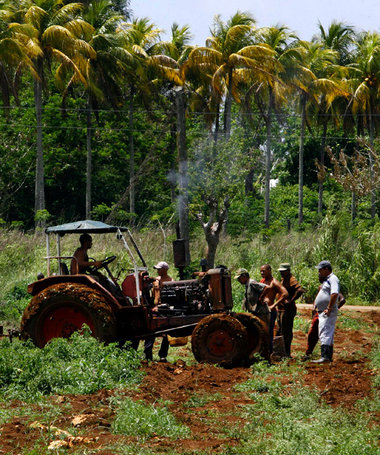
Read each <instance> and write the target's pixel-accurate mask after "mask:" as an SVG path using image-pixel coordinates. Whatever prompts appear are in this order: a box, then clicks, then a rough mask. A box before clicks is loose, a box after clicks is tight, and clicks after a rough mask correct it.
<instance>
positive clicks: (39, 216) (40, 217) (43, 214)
mask: <svg viewBox="0 0 380 455" xmlns="http://www.w3.org/2000/svg"><path fill="white" fill-rule="evenodd" d="M50 217H51V215H50V213H49V212H48V211H47V210H37V212H36V214H35V215H34V221H35V222H36V223H46V222H47V221H49V219H50Z"/></svg>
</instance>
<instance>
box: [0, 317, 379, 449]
mask: <svg viewBox="0 0 380 455" xmlns="http://www.w3.org/2000/svg"><path fill="white" fill-rule="evenodd" d="M346 311H347V310H346ZM299 312H300V313H301V315H302V316H303V317H305V318H307V317H308V316H309V313H310V310H307V309H301V310H300V311H299ZM347 313H348V311H347ZM349 314H350V316H351V317H355V318H357V319H358V320H360V321H365V322H366V323H367V324H368V326H370V327H372V328H373V329H374V328H376V327H377V328H378V327H379V326H380V312H379V311H368V312H358V311H350V313H349ZM294 335H295V336H294V341H293V352H294V353H303V352H304V349H305V345H306V334H305V333H304V332H303V331H300V330H298V331H295V334H294ZM375 336H376V334H374V333H371V334H368V333H365V332H364V331H361V330H354V329H344V328H340V329H339V330H338V331H337V333H336V339H335V358H334V362H333V363H332V364H331V365H317V364H312V363H306V364H305V368H306V370H307V373H306V379H305V382H306V383H307V384H309V385H310V386H313V387H317V388H318V390H319V391H320V395H321V399H323V400H325V402H326V403H327V404H329V405H331V406H333V407H336V406H338V405H342V406H344V407H345V408H347V409H353V407H354V405H355V403H356V402H357V400H360V399H363V398H364V397H368V396H370V393H371V379H372V376H373V375H374V374H375V372H374V371H372V370H371V369H370V366H369V364H368V362H367V359H366V357H365V354H366V353H368V352H369V351H370V349H371V346H372V343H373V341H374V337H375ZM174 349H178V350H179V351H178V353H180V354H183V356H182V357H183V358H184V359H186V360H177V361H176V362H175V363H174V364H172V363H158V362H153V363H151V364H149V365H144V366H143V369H144V370H146V373H147V374H146V376H145V378H144V380H143V381H142V383H141V385H140V387H139V389H138V391H137V392H125V395H126V396H130V397H131V398H132V399H133V400H144V401H145V402H148V403H157V401H159V400H164V401H169V402H170V404H169V410H170V412H171V413H172V414H173V415H175V417H176V418H177V419H178V420H179V421H181V422H182V423H184V424H185V425H186V426H188V427H189V428H190V430H191V438H187V439H182V440H180V441H178V440H177V441H174V440H171V439H168V438H165V437H158V436H156V437H153V438H150V439H149V440H148V441H147V442H146V447H147V448H148V447H149V448H150V449H151V450H152V452H155V451H162V452H165V451H167V452H168V453H170V451H174V450H176V451H179V452H180V451H182V450H183V451H188V452H191V451H194V452H197V451H202V450H205V451H209V452H210V453H218V452H220V451H221V450H222V449H223V448H225V447H226V446H227V445H230V446H234V445H237V444H239V441H238V440H236V439H229V438H228V437H226V434H225V432H224V433H223V432H222V428H223V427H226V426H227V425H228V424H229V423H233V424H235V425H236V424H239V423H240V422H241V424H242V425H244V423H245V422H244V419H242V418H241V417H239V416H238V417H237V416H236V415H235V414H234V413H231V416H228V417H226V418H225V417H224V418H223V419H219V420H218V419H215V415H218V411H224V415H225V410H226V409H234V408H235V407H236V406H238V405H245V404H249V403H251V402H252V401H251V399H250V398H249V397H248V395H247V394H246V393H245V392H239V391H236V390H234V386H235V385H236V384H238V383H242V382H244V381H246V380H247V379H248V378H249V377H250V376H251V375H252V372H251V369H250V368H235V369H230V370H225V369H222V368H217V367H213V366H209V365H201V364H196V363H195V362H193V361H190V360H189V359H190V355H189V350H190V346H189V345H188V346H186V347H182V348H173V350H174ZM318 349H319V347H318ZM176 355H179V354H177V353H176ZM182 357H181V358H182ZM289 362H296V360H293V359H292V360H289ZM283 381H284V383H286V381H287V379H286V378H285V377H284V379H283ZM195 392H197V393H204V394H207V396H210V395H213V394H215V396H217V399H215V400H212V401H208V402H207V403H205V404H203V405H199V406H198V407H197V406H192V407H188V406H186V405H185V403H186V402H188V400H189V398H190V397H191V396H194V393H195ZM113 394H114V392H113V391H107V390H101V391H99V392H98V393H96V394H93V395H89V396H78V395H76V396H71V395H65V396H62V397H57V396H53V397H51V398H50V401H51V403H53V404H54V405H55V406H60V407H62V415H61V416H60V417H59V418H58V419H57V420H56V422H55V423H54V426H55V427H56V428H57V429H59V430H61V431H67V430H70V429H73V427H76V428H77V429H78V430H79V431H78V432H77V434H80V436H77V437H76V438H74V437H72V436H70V435H69V434H65V433H60V435H58V436H57V433H56V430H55V429H54V428H52V427H50V429H48V428H46V427H44V426H43V425H42V424H40V423H38V422H31V421H30V418H28V419H27V418H21V417H20V418H13V419H12V421H10V422H8V423H7V424H5V425H3V427H2V428H1V430H0V431H1V440H0V454H19V453H21V452H22V450H24V451H25V449H26V448H30V449H32V448H33V447H34V448H35V447H36V441H37V440H39V439H40V440H41V436H42V435H44V438H45V440H48V441H49V443H51V442H52V441H54V440H60V441H61V442H60V443H59V444H61V445H62V447H64V448H65V451H64V452H59V453H73V452H76V453H86V454H88V453H100V454H102V455H113V454H114V453H115V452H112V451H110V450H109V449H107V447H109V446H110V445H112V444H117V443H123V444H133V443H134V442H137V438H133V437H132V438H127V437H125V436H119V435H113V434H112V433H111V431H110V425H111V422H112V421H113V418H114V414H113V411H112V409H111V407H110V406H109V403H108V400H109V398H110V397H111V396H112V395H113ZM67 405H70V406H67ZM11 406H19V403H12V404H11ZM65 409H66V410H67V411H65ZM200 416H201V417H200ZM212 416H214V417H212ZM228 420H230V422H229V421H228ZM239 420H240V422H239ZM49 431H50V433H49ZM71 432H72V431H71ZM47 435H49V436H47ZM57 444H58V443H57ZM81 447H82V448H83V451H82V449H81ZM45 448H46V447H45ZM49 452H50V451H49ZM22 453H25V452H22ZM41 453H45V452H41ZM50 453H57V452H54V451H51V452H50Z"/></svg>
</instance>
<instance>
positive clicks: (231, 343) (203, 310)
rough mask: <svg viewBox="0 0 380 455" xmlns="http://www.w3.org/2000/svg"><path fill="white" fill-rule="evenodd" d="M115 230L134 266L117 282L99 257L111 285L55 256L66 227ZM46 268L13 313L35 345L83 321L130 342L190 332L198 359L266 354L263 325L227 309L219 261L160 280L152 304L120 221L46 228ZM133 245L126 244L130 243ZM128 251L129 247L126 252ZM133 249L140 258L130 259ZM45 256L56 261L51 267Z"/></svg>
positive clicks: (105, 336) (226, 283) (228, 296)
mask: <svg viewBox="0 0 380 455" xmlns="http://www.w3.org/2000/svg"><path fill="white" fill-rule="evenodd" d="M73 233H75V234H83V233H89V234H96V233H116V235H117V239H118V240H119V241H120V242H122V244H123V246H124V247H125V248H126V249H127V251H128V253H129V255H130V257H131V260H132V263H133V266H134V269H133V272H132V273H130V274H129V275H127V276H126V278H125V279H124V280H123V282H122V284H121V286H119V285H118V281H117V279H116V278H115V277H114V276H113V275H112V273H111V271H110V269H109V267H108V265H109V264H110V263H111V262H112V261H114V260H115V259H116V256H111V257H109V258H106V259H104V260H103V261H102V264H101V266H100V267H99V268H104V269H105V270H106V271H107V273H108V275H109V279H110V281H111V282H112V283H113V285H112V286H111V287H109V286H104V283H103V284H102V282H101V281H99V279H97V277H96V276H94V274H95V271H93V272H94V274H91V272H90V274H89V275H88V274H80V275H70V274H69V272H68V267H67V265H66V264H65V260H71V259H72V257H71V256H62V255H61V248H60V239H61V237H63V236H64V235H66V234H73ZM52 234H55V235H56V239H57V254H56V255H55V256H51V255H50V235H52ZM46 236H47V257H46V259H47V276H46V277H44V276H41V275H40V276H39V279H38V280H37V281H35V282H34V283H31V284H30V285H29V286H28V292H29V293H30V294H31V295H32V296H33V298H32V300H31V302H30V303H29V305H28V306H27V307H26V309H25V311H24V314H23V316H22V321H21V336H22V337H23V338H24V339H27V338H30V339H32V340H33V342H34V343H35V344H36V345H37V346H39V347H41V348H42V347H43V346H44V345H45V344H46V343H47V342H48V341H49V340H51V339H52V338H56V337H69V336H70V335H71V334H72V333H73V332H74V331H77V330H80V329H81V327H82V325H83V324H87V325H88V326H89V327H90V329H91V331H92V333H93V335H94V336H95V337H96V338H97V339H99V340H100V341H103V342H105V343H111V342H118V343H119V345H120V346H122V345H124V344H125V342H127V341H131V342H132V343H134V342H136V341H137V340H140V339H144V338H145V337H147V336H152V335H154V336H162V335H164V334H167V335H170V336H172V337H184V336H189V335H191V337H192V338H191V343H192V350H193V353H194V356H195V358H196V359H197V360H198V361H199V362H208V363H215V364H220V365H224V366H234V365H239V364H240V365H241V364H247V363H249V362H250V361H252V360H253V358H254V356H255V354H256V353H259V354H261V355H262V356H263V357H266V358H267V357H268V355H269V353H268V344H269V337H268V329H267V327H266V325H265V324H264V323H263V322H262V321H261V320H260V319H259V318H257V317H255V316H253V315H252V314H250V313H234V312H233V311H232V307H233V302H232V292H231V275H230V272H229V271H228V270H227V269H226V268H224V267H218V268H215V269H211V270H207V271H204V272H198V273H196V274H195V275H196V277H195V278H194V279H191V280H181V281H171V282H165V283H163V284H162V287H161V299H160V300H161V303H160V305H158V307H155V308H154V310H153V305H152V302H151V297H150V288H151V283H152V279H151V278H150V277H149V274H148V271H147V268H146V264H145V261H144V259H143V257H142V255H141V253H140V251H139V249H138V248H137V245H136V243H135V241H134V239H133V237H132V235H131V233H130V231H129V230H128V228H123V227H117V226H109V225H107V224H104V223H100V222H95V221H89V220H87V221H79V222H76V223H69V224H64V225H60V226H54V227H49V228H47V229H46ZM130 245H132V247H133V248H131V246H130ZM134 251H135V252H134ZM135 253H137V255H138V256H139V258H140V260H141V261H142V264H143V266H142V267H138V266H137V262H136V259H135V255H136V254H135ZM52 260H56V261H58V267H57V272H56V273H51V262H52Z"/></svg>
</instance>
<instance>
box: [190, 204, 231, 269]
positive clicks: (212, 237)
mask: <svg viewBox="0 0 380 455" xmlns="http://www.w3.org/2000/svg"><path fill="white" fill-rule="evenodd" d="M207 205H208V209H209V212H210V213H209V219H208V221H207V223H204V222H203V219H202V215H201V214H199V215H198V220H199V222H200V224H201V226H202V228H203V232H204V234H205V238H206V242H207V254H206V260H207V266H208V268H209V269H212V268H214V265H215V256H216V250H217V248H218V245H219V238H220V233H221V232H222V230H223V228H224V224H225V222H226V221H227V214H228V208H229V206H230V202H229V199H228V198H225V199H224V202H223V210H222V211H221V212H220V213H218V204H217V202H216V201H215V200H214V199H212V198H210V199H209V202H208V203H207Z"/></svg>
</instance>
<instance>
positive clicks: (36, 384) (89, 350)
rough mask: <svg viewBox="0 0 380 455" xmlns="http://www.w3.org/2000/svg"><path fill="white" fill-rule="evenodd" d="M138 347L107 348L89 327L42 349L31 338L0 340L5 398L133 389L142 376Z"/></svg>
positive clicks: (3, 396)
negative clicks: (23, 340)
mask: <svg viewBox="0 0 380 455" xmlns="http://www.w3.org/2000/svg"><path fill="white" fill-rule="evenodd" d="M139 366H140V361H139V359H138V357H137V354H136V352H135V351H134V350H132V349H131V350H128V349H120V348H118V347H117V346H116V345H115V344H110V345H107V346H105V345H104V344H102V343H99V342H98V341H97V340H96V339H95V338H93V337H92V336H91V335H90V332H89V330H85V331H84V333H83V334H82V335H81V334H79V333H74V334H73V335H72V337H71V338H70V339H68V340H67V339H62V338H57V339H53V340H52V341H51V342H50V343H48V344H47V345H46V346H45V347H44V348H43V349H39V348H36V347H35V346H34V345H32V344H31V343H30V342H27V343H24V342H20V341H18V340H14V341H13V342H12V343H9V341H8V340H1V342H0V386H1V393H0V397H1V398H2V399H9V398H13V399H16V398H17V399H20V400H25V401H28V400H35V399H37V398H38V397H40V396H42V395H49V394H53V393H82V394H84V393H93V392H95V391H97V390H99V389H101V388H115V387H129V386H132V385H133V384H135V383H136V382H137V381H138V380H139V378H140V377H141V373H139V371H138V368H139Z"/></svg>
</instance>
